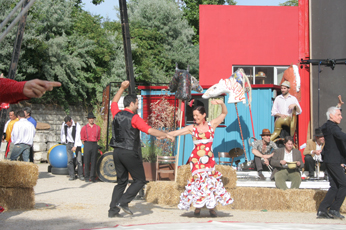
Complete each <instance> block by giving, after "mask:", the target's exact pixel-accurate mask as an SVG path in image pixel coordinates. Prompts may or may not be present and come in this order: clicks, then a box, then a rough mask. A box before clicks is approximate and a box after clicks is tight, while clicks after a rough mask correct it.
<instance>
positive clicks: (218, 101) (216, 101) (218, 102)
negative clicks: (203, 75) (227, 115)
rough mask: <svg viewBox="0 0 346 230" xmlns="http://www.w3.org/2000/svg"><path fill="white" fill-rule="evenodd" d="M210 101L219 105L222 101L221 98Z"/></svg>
mask: <svg viewBox="0 0 346 230" xmlns="http://www.w3.org/2000/svg"><path fill="white" fill-rule="evenodd" d="M211 103H212V104H213V105H221V104H223V101H222V100H211Z"/></svg>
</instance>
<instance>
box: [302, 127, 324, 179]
mask: <svg viewBox="0 0 346 230" xmlns="http://www.w3.org/2000/svg"><path fill="white" fill-rule="evenodd" d="M323 147H324V136H323V133H322V130H321V129H319V128H317V129H315V134H314V139H310V140H308V141H307V142H306V148H305V150H304V152H303V154H304V156H305V157H304V161H305V171H308V172H309V176H308V177H306V179H310V178H312V177H314V169H315V165H316V163H317V162H322V154H321V153H322V149H323ZM317 176H318V175H317Z"/></svg>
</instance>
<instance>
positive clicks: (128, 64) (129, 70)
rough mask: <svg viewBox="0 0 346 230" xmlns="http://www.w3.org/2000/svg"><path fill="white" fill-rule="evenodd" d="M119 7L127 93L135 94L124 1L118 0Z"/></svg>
mask: <svg viewBox="0 0 346 230" xmlns="http://www.w3.org/2000/svg"><path fill="white" fill-rule="evenodd" d="M119 7H120V18H121V28H122V33H123V42H124V52H125V64H126V75H127V80H129V82H130V91H129V93H130V94H136V89H135V77H134V73H133V64H132V52H131V37H130V29H129V22H128V16H127V6H126V0H119Z"/></svg>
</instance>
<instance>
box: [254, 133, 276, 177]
mask: <svg viewBox="0 0 346 230" xmlns="http://www.w3.org/2000/svg"><path fill="white" fill-rule="evenodd" d="M271 135H272V134H271V133H270V131H269V129H263V130H262V134H261V135H260V136H261V137H262V140H257V141H255V142H254V143H253V146H252V153H253V154H254V155H255V165H256V169H257V172H258V176H259V178H260V179H261V180H265V177H264V176H263V173H262V171H263V165H266V166H267V167H268V165H269V160H270V158H271V157H272V156H273V154H274V153H272V150H273V149H277V148H278V147H277V146H276V144H275V143H274V142H272V141H271V140H270V136H271Z"/></svg>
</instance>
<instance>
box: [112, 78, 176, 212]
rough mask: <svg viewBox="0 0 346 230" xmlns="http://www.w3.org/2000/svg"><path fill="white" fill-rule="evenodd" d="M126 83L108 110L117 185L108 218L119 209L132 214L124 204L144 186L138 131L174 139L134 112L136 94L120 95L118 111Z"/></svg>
mask: <svg viewBox="0 0 346 230" xmlns="http://www.w3.org/2000/svg"><path fill="white" fill-rule="evenodd" d="M129 85H130V82H129V81H124V82H122V83H121V87H120V89H119V91H118V92H117V93H116V94H115V96H114V98H113V100H112V105H111V111H112V114H113V118H114V120H113V124H112V126H113V137H112V140H111V142H112V143H111V146H112V147H114V151H113V158H114V165H115V170H116V172H117V179H118V182H117V183H118V184H117V185H116V186H115V187H114V191H113V195H112V201H111V203H110V209H109V211H108V217H110V218H112V217H116V216H119V212H120V209H122V210H123V211H124V212H126V213H127V214H130V215H133V213H132V211H131V210H130V209H129V207H128V203H130V202H131V201H132V200H133V199H134V198H135V196H136V195H137V193H138V191H139V190H140V189H141V188H142V187H143V186H144V185H145V182H146V180H145V174H144V168H143V162H142V156H141V155H140V151H139V148H140V147H141V146H140V138H139V131H142V132H145V133H147V134H150V135H153V136H156V137H158V138H160V139H162V138H169V139H171V140H172V141H174V138H173V137H172V136H170V135H168V134H166V133H164V132H161V131H159V130H156V129H154V128H151V127H150V126H149V125H147V124H146V123H145V122H144V120H143V119H142V118H141V117H139V116H138V115H137V114H136V113H137V109H138V99H137V96H136V95H127V96H126V97H125V98H124V107H125V109H124V110H119V107H118V101H119V99H120V97H121V95H122V93H123V92H124V90H125V89H127V88H128V87H129ZM129 173H130V175H131V177H132V178H133V183H132V184H131V186H130V187H129V188H128V189H127V190H126V192H125V193H124V190H125V188H126V186H127V184H128V174H129Z"/></svg>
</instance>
